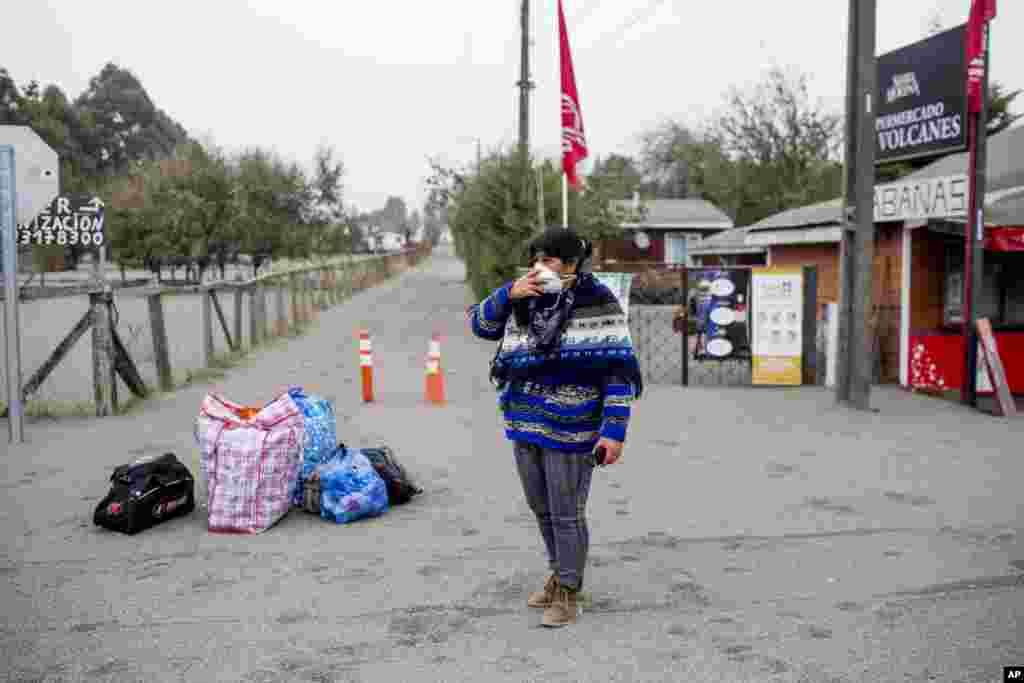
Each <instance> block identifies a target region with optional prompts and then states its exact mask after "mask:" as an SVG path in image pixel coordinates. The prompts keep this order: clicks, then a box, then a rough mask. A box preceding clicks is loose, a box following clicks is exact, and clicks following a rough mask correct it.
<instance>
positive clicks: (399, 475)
mask: <svg viewBox="0 0 1024 683" xmlns="http://www.w3.org/2000/svg"><path fill="white" fill-rule="evenodd" d="M338 448H339V449H344V448H345V444H338ZM358 450H359V452H360V453H362V454H363V455H365V456H366V459H367V460H369V461H370V464H371V465H373V469H374V470H376V472H377V474H379V475H380V478H381V479H383V480H384V485H385V486H387V489H388V505H402V504H403V503H408V502H409V501H410V500H412V498H413V496H416V495H419V494H421V493H423V489H421V488H419V487H417V486H416V485H415V484H413V483H412V479H411V478H410V477H409V473H408V472H406V471H405V468H404V467H402V465H401V464H400V463H399V462H398V459H397V458H395V452H394V451H393V450H391V449H390V448H388V447H387V446H381V447H379V448H360V449H358Z"/></svg>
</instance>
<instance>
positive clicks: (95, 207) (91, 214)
mask: <svg viewBox="0 0 1024 683" xmlns="http://www.w3.org/2000/svg"><path fill="white" fill-rule="evenodd" d="M104 215H105V213H104V204H103V200H102V199H100V198H99V197H96V196H94V195H89V194H76V195H61V196H59V197H57V198H56V199H54V200H53V202H52V203H51V204H50V206H48V207H46V208H45V209H44V210H43V211H42V212H40V213H39V214H38V215H37V216H36V217H35V218H33V219H32V220H31V221H30V222H29V223H26V224H24V225H19V226H18V244H22V245H28V244H58V245H61V246H76V245H80V246H83V247H98V246H100V245H101V244H103V242H104V234H103V218H104Z"/></svg>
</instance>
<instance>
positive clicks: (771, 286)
mask: <svg viewBox="0 0 1024 683" xmlns="http://www.w3.org/2000/svg"><path fill="white" fill-rule="evenodd" d="M803 284H804V275H803V271H802V270H801V269H799V268H796V269H794V268H755V269H754V270H753V271H752V273H751V289H752V296H751V309H752V310H751V313H752V314H753V319H752V321H751V323H752V327H753V333H752V338H751V342H752V343H751V347H752V348H751V350H752V353H753V367H752V382H753V384H761V385H781V386H794V385H800V384H802V383H803V372H802V371H803V343H804V338H803V329H804V327H803V326H804V319H803V308H804V306H803V304H804V297H803Z"/></svg>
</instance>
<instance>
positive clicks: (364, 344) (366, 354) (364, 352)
mask: <svg viewBox="0 0 1024 683" xmlns="http://www.w3.org/2000/svg"><path fill="white" fill-rule="evenodd" d="M359 369H360V371H361V372H362V375H363V402H364V403H373V348H372V346H371V345H370V332H369V330H359Z"/></svg>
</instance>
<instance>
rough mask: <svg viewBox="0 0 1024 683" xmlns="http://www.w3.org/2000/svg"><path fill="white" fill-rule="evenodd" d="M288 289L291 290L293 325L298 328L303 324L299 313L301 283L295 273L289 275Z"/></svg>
mask: <svg viewBox="0 0 1024 683" xmlns="http://www.w3.org/2000/svg"><path fill="white" fill-rule="evenodd" d="M288 289H289V290H291V299H292V325H294V326H295V328H296V329H298V328H299V326H300V325H301V324H302V319H301V317H300V315H299V283H298V278H297V277H296V275H295V273H292V274H291V275H289V276H288Z"/></svg>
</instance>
